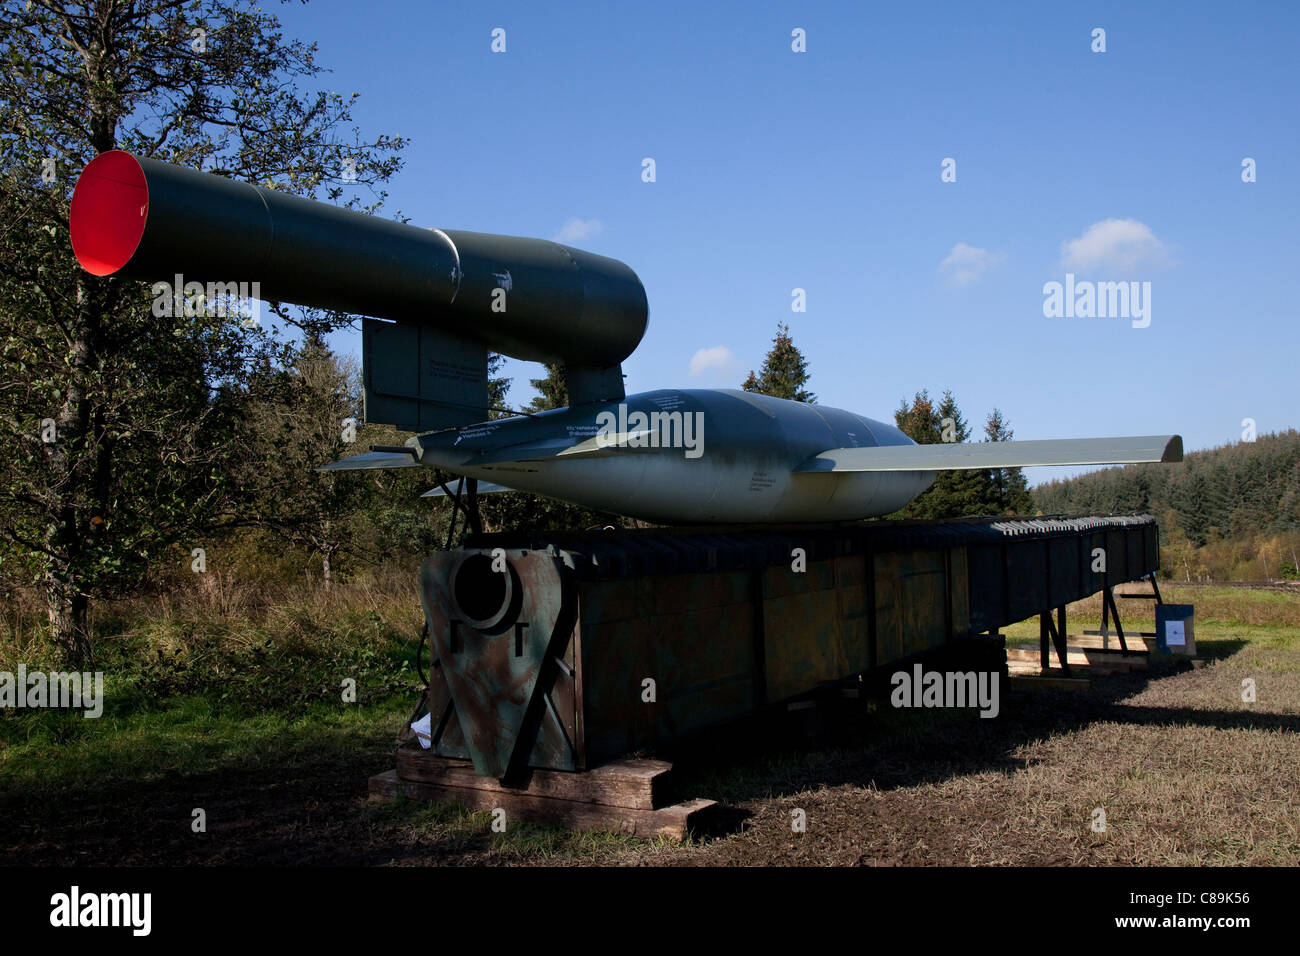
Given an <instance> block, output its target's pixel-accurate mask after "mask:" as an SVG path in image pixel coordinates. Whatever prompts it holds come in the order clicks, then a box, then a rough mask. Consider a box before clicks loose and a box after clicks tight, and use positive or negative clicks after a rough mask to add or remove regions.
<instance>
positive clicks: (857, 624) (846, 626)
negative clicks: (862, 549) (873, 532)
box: [835, 555, 871, 677]
mask: <svg viewBox="0 0 1300 956" xmlns="http://www.w3.org/2000/svg"><path fill="white" fill-rule="evenodd" d="M835 583H836V588H837V589H838V592H839V602H840V643H841V646H842V647H843V649H844V657H845V660H846V661H847V663H848V670H847V671H845V672H844V673H842V674H839V675H837V676H838V677H845V676H847V675H849V674H860V673H862V672H863V671H865V670H867V669H868V668H870V666H871V645H870V644H869V643H868V641H869V640H870V635H869V634H868V623H867V616H868V607H867V600H868V599H867V564H866V561H865V560H864V559H863V557H862V556H861V555H848V556H846V557H841V558H836V559H835Z"/></svg>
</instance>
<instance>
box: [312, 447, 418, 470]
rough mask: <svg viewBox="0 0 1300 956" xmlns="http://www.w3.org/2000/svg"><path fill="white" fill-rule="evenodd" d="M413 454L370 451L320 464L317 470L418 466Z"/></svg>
mask: <svg viewBox="0 0 1300 956" xmlns="http://www.w3.org/2000/svg"><path fill="white" fill-rule="evenodd" d="M420 467H421V465H420V463H419V462H418V461H416V460H415V456H414V455H411V454H408V453H406V452H395V451H370V452H366V453H365V454H364V455H353V456H352V457H351V458H342V459H340V460H339V461H332V462H330V463H329V464H328V465H321V466H320V467H319V468H317V469H316V470H317V471H360V470H370V469H373V468H420Z"/></svg>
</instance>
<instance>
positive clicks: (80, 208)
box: [70, 150, 647, 369]
mask: <svg viewBox="0 0 1300 956" xmlns="http://www.w3.org/2000/svg"><path fill="white" fill-rule="evenodd" d="M70 231H71V234H72V246H73V251H74V252H75V253H76V256H77V259H78V261H79V262H80V263H81V265H82V266H83V268H85V269H86V270H87V271H88V272H91V273H93V274H95V275H112V274H120V275H123V276H127V277H132V278H140V279H148V280H155V281H158V280H171V279H172V277H173V276H174V275H176V274H180V275H182V276H183V277H184V278H185V281H186V282H189V281H190V280H191V279H193V280H196V281H199V282H223V283H229V282H254V281H256V282H258V283H259V284H260V298H262V299H266V300H268V301H275V302H289V303H293V304H296V305H302V306H310V307H315V308H321V309H331V310H337V311H341V312H350V313H356V314H360V315H366V316H373V317H377V318H383V319H391V320H394V321H396V322H400V323H404V324H407V325H417V326H433V327H435V328H437V329H439V330H441V331H443V332H446V333H450V334H452V335H454V336H456V337H458V338H462V339H467V340H470V341H473V342H477V343H479V344H481V345H483V346H485V347H486V348H488V349H490V350H492V351H497V352H502V353H504V354H506V355H511V356H514V357H515V358H519V359H524V360H528V361H540V362H556V363H560V364H564V365H565V366H567V367H573V366H583V367H589V368H595V369H601V368H608V367H611V366H617V365H618V364H619V363H620V362H622V361H623V360H624V359H625V358H627V357H628V356H629V355H630V354H631V353H632V351H633V349H635V348H636V346H637V344H638V343H639V342H640V341H641V337H642V336H643V335H644V334H645V330H646V319H647V304H646V295H645V289H644V287H643V286H642V285H641V281H640V280H639V279H638V278H637V276H636V273H634V272H633V271H632V270H631V269H630V268H628V267H627V266H626V265H624V264H623V263H622V262H619V261H618V260H617V259H609V258H606V257H604V256H598V255H594V254H592V253H589V252H583V251H582V250H580V249H573V248H570V247H569V246H564V245H561V244H559V243H556V242H549V241H547V240H544V239H523V238H516V237H513V236H497V235H489V234H486V233H478V232H464V231H461V230H439V229H422V228H419V227H417V226H411V225H405V224H402V223H397V222H392V221H391V220H387V219H382V218H380V217H378V216H371V215H367V214H365V213H361V212H355V211H352V210H348V209H341V208H339V207H337V206H333V205H329V204H327V203H320V202H313V201H312V200H308V199H303V198H301V197H298V196H292V195H289V194H287V193H282V192H278V191H276V190H274V189H267V188H263V187H261V186H255V185H252V184H250V183H245V182H239V181H236V180H232V179H227V178H225V177H223V176H217V175H212V174H209V173H201V172H197V171H195V170H192V169H186V168H183V167H180V166H173V165H170V164H168V163H162V162H158V161H155V160H151V159H144V158H141V157H138V156H134V155H132V154H131V153H127V152H124V151H122V150H113V151H111V152H107V153H102V154H100V155H99V156H97V157H95V159H94V160H92V161H91V162H90V163H89V164H88V165H87V166H86V168H85V169H84V170H83V172H82V174H81V178H80V179H79V180H78V182H77V187H76V191H75V192H74V194H73V197H72V209H71V217H70Z"/></svg>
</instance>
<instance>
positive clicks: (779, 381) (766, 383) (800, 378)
mask: <svg viewBox="0 0 1300 956" xmlns="http://www.w3.org/2000/svg"><path fill="white" fill-rule="evenodd" d="M808 378H809V375H808V361H807V360H806V359H805V358H804V357H803V353H802V352H800V351H799V349H798V348H797V347H796V346H795V344H794V342H793V340H791V338H790V328H789V326H787V325H786V324H785V323H784V322H781V323H778V324H777V327H776V336H775V337H774V338H773V339H772V348H771V349H769V350H768V353H767V357H766V358H764V359H763V367H762V369H761V370H760V371H759V373H758V374H757V375H755V374H754V372H753V371H750V373H749V377H748V378H746V379H745V383H744V384H743V385H741V388H743V389H744V390H745V391H747V392H757V393H758V394H760V395H771V396H772V397H773V398H788V399H791V400H793V401H796V402H807V403H808V404H810V405H811V404H814V403H815V402H816V401H817V396H816V395H814V394H813V393H812V392H810V391H808V390H807V389H805V388H804V385H805V384H807V382H808Z"/></svg>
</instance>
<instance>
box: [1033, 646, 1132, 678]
mask: <svg viewBox="0 0 1300 956" xmlns="http://www.w3.org/2000/svg"><path fill="white" fill-rule="evenodd" d="M1023 665H1032V668H1033V669H1034V670H1038V669H1039V658H1038V651H1035V650H1030V649H1029V648H1026V647H1010V648H1007V666H1008V667H1010V668H1011V669H1013V670H1017V671H1024V670H1026V667H1025V666H1023ZM1070 666H1071V667H1086V668H1088V670H1089V672H1090V673H1093V674H1126V673H1128V672H1129V671H1135V670H1146V669H1147V667H1148V655H1147V653H1146V651H1128V652H1124V651H1121V650H1119V649H1117V648H1116V649H1112V650H1102V649H1101V648H1097V647H1076V646H1074V645H1071V647H1070Z"/></svg>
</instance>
